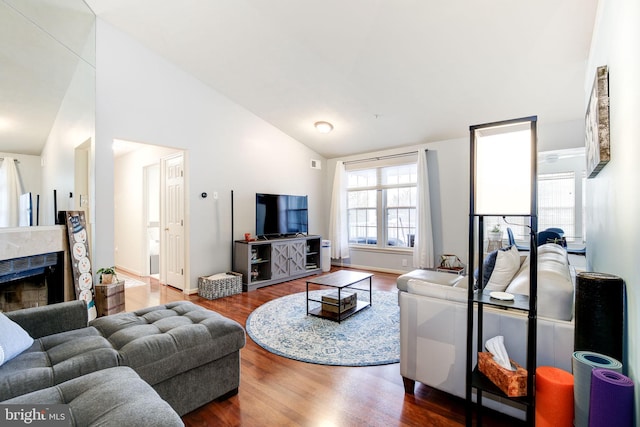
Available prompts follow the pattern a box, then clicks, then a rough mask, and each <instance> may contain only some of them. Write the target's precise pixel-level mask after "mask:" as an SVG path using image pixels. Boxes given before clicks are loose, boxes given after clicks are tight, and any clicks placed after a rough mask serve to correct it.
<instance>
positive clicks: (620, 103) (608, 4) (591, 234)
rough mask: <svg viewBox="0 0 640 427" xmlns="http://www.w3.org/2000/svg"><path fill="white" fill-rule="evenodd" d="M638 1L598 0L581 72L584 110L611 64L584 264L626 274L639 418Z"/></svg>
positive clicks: (628, 368) (630, 367)
mask: <svg viewBox="0 0 640 427" xmlns="http://www.w3.org/2000/svg"><path fill="white" fill-rule="evenodd" d="M638 22H640V2H638V1H637V0H601V1H600V3H599V5H598V15H597V19H596V26H595V31H594V35H593V39H592V44H591V53H590V55H589V62H588V67H587V74H586V76H585V111H586V106H587V101H588V97H589V93H590V91H591V86H592V84H593V79H594V75H595V70H596V68H597V67H598V66H601V65H607V66H608V67H609V97H610V120H611V129H610V135H611V161H610V162H609V163H608V164H607V165H606V166H605V167H604V169H602V171H600V173H599V174H598V175H597V176H596V177H595V178H592V179H588V180H587V196H586V197H587V233H588V234H587V266H588V268H589V269H590V270H592V271H598V272H603V273H610V274H615V275H617V276H620V277H621V278H622V279H624V281H625V284H626V293H627V312H626V321H627V338H628V340H627V343H626V352H625V353H626V356H625V358H624V359H625V360H624V361H623V364H624V372H625V373H626V374H627V375H628V376H630V377H631V378H632V379H633V381H634V383H635V389H636V393H635V413H636V423H637V420H640V393H639V392H638V390H639V382H638V378H639V376H640V338H639V337H640V262H638V254H639V253H640V221H638V218H639V216H640V192H638V182H640V167H638V161H639V159H640V144H638V136H639V135H640V120H638V117H640V96H638V94H640V55H638V52H640V25H638Z"/></svg>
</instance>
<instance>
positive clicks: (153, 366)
mask: <svg viewBox="0 0 640 427" xmlns="http://www.w3.org/2000/svg"><path fill="white" fill-rule="evenodd" d="M90 324H91V326H93V327H95V328H96V329H97V330H98V331H100V333H101V334H102V335H103V336H104V337H105V338H107V339H108V340H109V342H110V343H111V344H112V345H113V347H114V348H115V349H116V350H117V351H118V359H119V362H120V365H124V366H129V367H131V368H133V369H134V370H135V371H136V372H137V373H138V374H139V375H140V376H141V377H142V379H144V380H145V381H147V382H148V383H149V384H151V385H155V384H158V383H160V382H162V381H164V380H167V379H169V378H172V377H174V376H176V375H178V374H181V373H183V372H186V371H189V370H191V369H193V368H197V367H199V366H202V365H205V364H207V363H209V362H211V361H214V360H217V359H219V358H221V357H224V356H226V355H228V354H230V353H233V352H237V351H238V350H240V349H241V348H242V347H244V344H245V335H244V329H243V328H242V326H241V325H240V324H239V323H237V322H235V321H233V320H231V319H228V318H226V317H223V316H222V315H220V314H218V313H216V312H214V311H211V310H207V309H205V308H203V307H199V306H197V305H195V304H193V303H191V302H188V301H179V302H175V303H170V304H166V305H161V306H156V307H150V308H146V309H143V310H138V311H135V312H132V313H119V314H114V315H111V316H105V317H100V318H98V319H95V320H92V321H91V322H90Z"/></svg>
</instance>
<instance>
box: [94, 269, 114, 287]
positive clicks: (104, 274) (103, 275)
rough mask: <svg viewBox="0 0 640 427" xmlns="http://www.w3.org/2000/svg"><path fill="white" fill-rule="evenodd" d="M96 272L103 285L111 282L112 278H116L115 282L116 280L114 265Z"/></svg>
mask: <svg viewBox="0 0 640 427" xmlns="http://www.w3.org/2000/svg"><path fill="white" fill-rule="evenodd" d="M97 273H98V274H99V275H100V283H102V284H103V285H108V284H110V283H113V279H114V278H115V279H116V282H117V281H118V275H117V274H116V267H115V266H113V267H104V268H101V269H100V270H98V271H97Z"/></svg>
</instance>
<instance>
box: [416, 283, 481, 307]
mask: <svg viewBox="0 0 640 427" xmlns="http://www.w3.org/2000/svg"><path fill="white" fill-rule="evenodd" d="M407 292H408V293H410V294H415V295H423V296H426V297H431V298H439V299H443V300H449V301H461V302H462V301H466V300H467V298H468V291H467V287H466V286H456V284H454V285H453V286H452V285H448V284H445V285H442V284H439V283H430V282H425V281H424V280H419V279H410V280H409V282H408V283H407Z"/></svg>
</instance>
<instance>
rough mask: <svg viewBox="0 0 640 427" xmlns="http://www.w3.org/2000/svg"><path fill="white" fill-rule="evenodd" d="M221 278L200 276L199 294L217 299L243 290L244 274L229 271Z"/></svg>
mask: <svg viewBox="0 0 640 427" xmlns="http://www.w3.org/2000/svg"><path fill="white" fill-rule="evenodd" d="M224 274H225V276H222V277H221V278H219V279H217V278H216V279H210V278H209V277H200V278H198V295H200V296H201V297H202V298H206V299H216V298H222V297H227V296H229V295H235V294H239V293H240V292H242V274H240V273H235V272H233V271H229V272H227V273H224Z"/></svg>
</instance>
